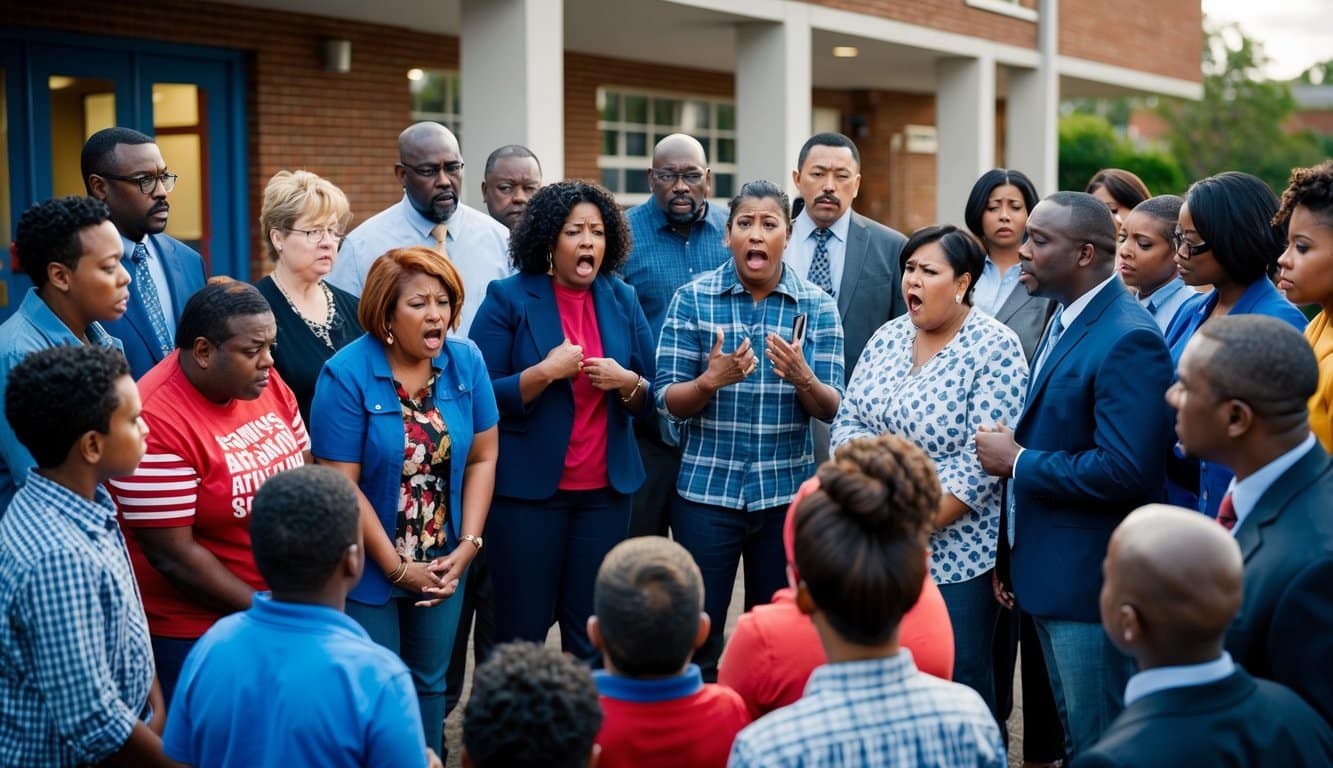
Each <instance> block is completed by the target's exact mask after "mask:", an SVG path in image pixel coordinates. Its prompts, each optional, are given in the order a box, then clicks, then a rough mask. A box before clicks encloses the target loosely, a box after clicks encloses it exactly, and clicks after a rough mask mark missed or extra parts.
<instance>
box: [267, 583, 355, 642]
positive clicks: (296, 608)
mask: <svg viewBox="0 0 1333 768" xmlns="http://www.w3.org/2000/svg"><path fill="white" fill-rule="evenodd" d="M247 613H248V615H249V616H250V617H251V618H253V619H255V620H256V621H259V622H262V623H264V624H271V625H275V626H278V627H282V628H284V629H295V630H298V631H303V632H310V631H311V630H313V629H315V628H317V627H320V626H324V627H329V628H331V629H334V630H337V631H340V632H348V633H351V634H353V635H355V636H357V637H360V638H364V639H366V640H369V639H370V635H368V634H367V633H366V630H365V629H363V628H362V627H361V625H360V624H357V623H356V620H355V619H353V618H352V617H350V616H348V615H347V614H345V613H343V612H341V611H337V610H334V609H333V608H330V607H328V606H327V605H311V604H309V603H288V602H286V601H283V600H274V599H273V593H272V592H256V593H255V595H254V597H253V598H252V599H251V601H250V610H249V611H248V612H247Z"/></svg>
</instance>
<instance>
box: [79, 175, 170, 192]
mask: <svg viewBox="0 0 1333 768" xmlns="http://www.w3.org/2000/svg"><path fill="white" fill-rule="evenodd" d="M97 175H98V176H101V177H102V178H104V179H115V180H116V181H128V182H132V183H134V184H138V185H139V191H140V192H142V193H144V194H145V195H147V194H150V193H152V191H153V190H154V189H157V185H158V184H159V183H161V185H162V191H163V192H170V191H171V190H173V189H175V188H176V179H179V178H180V177H179V176H177V175H176V174H174V173H162V174H158V175H157V176H149V175H143V176H116V175H113V174H110V173H99V174H97Z"/></svg>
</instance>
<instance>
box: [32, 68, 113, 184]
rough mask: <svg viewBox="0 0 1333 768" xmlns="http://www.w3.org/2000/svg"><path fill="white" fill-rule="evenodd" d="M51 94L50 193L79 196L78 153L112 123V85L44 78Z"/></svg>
mask: <svg viewBox="0 0 1333 768" xmlns="http://www.w3.org/2000/svg"><path fill="white" fill-rule="evenodd" d="M47 90H48V91H49V92H50V94H51V194H52V195H53V196H55V197H62V196H64V195H82V194H84V188H83V175H82V174H81V173H80V172H79V155H80V154H81V153H82V152H83V143H84V142H85V141H87V140H88V137H89V136H91V135H93V134H94V133H96V132H97V131H100V130H102V129H103V128H110V127H112V126H114V125H115V124H116V86H115V84H114V83H113V82H112V81H110V80H99V79H96V78H88V77H71V76H69V75H51V76H50V77H49V78H48V79H47Z"/></svg>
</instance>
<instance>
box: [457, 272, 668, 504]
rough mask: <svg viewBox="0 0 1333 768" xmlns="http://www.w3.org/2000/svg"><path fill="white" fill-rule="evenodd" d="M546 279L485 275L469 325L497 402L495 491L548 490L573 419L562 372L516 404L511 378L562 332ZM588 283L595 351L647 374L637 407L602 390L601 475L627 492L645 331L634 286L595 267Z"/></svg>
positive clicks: (542, 494) (649, 370)
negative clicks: (486, 283) (597, 338)
mask: <svg viewBox="0 0 1333 768" xmlns="http://www.w3.org/2000/svg"><path fill="white" fill-rule="evenodd" d="M551 279H552V278H550V277H548V276H546V275H538V274H531V273H526V272H525V273H520V274H517V275H513V276H511V277H507V278H505V279H503V280H496V281H494V282H492V283H491V284H490V287H489V288H488V289H487V291H486V300H485V301H483V302H482V304H481V307H480V308H479V309H478V310H477V316H476V317H475V318H473V320H472V328H471V330H470V332H469V335H470V336H471V337H472V340H473V341H475V342H477V346H478V347H480V348H481V354H482V356H483V357H485V358H486V368H487V370H489V371H490V375H491V383H492V384H493V385H494V386H495V401H496V404H497V405H498V406H499V408H500V461H499V464H498V465H497V466H496V469H495V493H496V494H497V495H500V496H512V497H515V498H520V499H544V498H547V497H548V496H550V495H552V494H554V493H555V492H556V489H557V486H558V485H559V483H560V476H561V474H562V473H563V472H564V467H565V451H566V450H567V449H568V448H569V434H570V431H571V430H572V429H573V426H574V388H573V387H572V386H571V385H570V382H569V380H568V379H563V380H561V381H557V382H555V383H553V384H552V385H551V386H549V387H547V388H546V389H545V391H543V392H542V393H541V394H540V395H538V396H537V399H535V400H533V401H532V402H531V403H529V404H527V405H524V404H523V398H522V396H521V395H520V394H519V386H518V379H519V376H520V375H521V374H522V373H523V371H524V370H526V369H527V368H529V367H530V366H533V365H536V364H537V363H540V362H541V361H542V360H544V359H545V358H546V354H547V353H548V352H550V351H551V350H552V349H555V348H556V347H558V346H560V343H561V342H562V341H563V340H564V333H563V332H562V330H561V325H560V310H559V308H558V307H557V306H556V300H555V290H554V289H553V288H552V287H551ZM591 290H592V293H593V303H594V306H595V307H596V311H597V328H598V330H599V331H600V333H601V336H602V353H603V357H613V358H615V359H616V362H618V363H620V364H621V365H622V366H624V367H625V368H626V369H627V370H630V371H634V372H636V373H638V374H639V375H640V376H643V377H644V378H645V379H647V380H648V383H647V385H646V387H645V388H646V390H647V391H645V392H644V398H643V406H642V407H641V408H640V410H639V412H638V413H630V412H629V411H628V410H626V409H625V408H624V406H622V405H621V403H620V396H619V395H618V394H617V393H615V392H607V393H606V402H607V419H606V432H607V441H606V449H607V450H606V471H607V475H608V479H609V480H610V483H611V487H612V488H614V489H615V490H616V491H618V492H620V493H633V492H634V491H636V490H638V488H639V486H640V485H642V484H643V478H644V471H643V461H642V460H641V459H640V458H639V447H638V443H637V442H636V441H635V439H634V432H633V420H634V419H635V418H639V419H644V418H647V417H649V416H650V415H651V414H652V413H653V392H652V382H653V377H654V376H655V375H656V372H657V369H656V367H655V357H656V354H655V347H654V344H653V332H652V331H651V330H650V329H649V328H648V320H647V319H646V318H645V317H644V315H643V308H642V307H640V306H639V301H638V298H637V296H636V295H635V293H634V289H633V288H631V287H629V286H628V285H626V284H625V283H624V282H623V281H622V280H620V278H615V277H607V276H605V275H598V277H597V279H596V281H594V282H593V284H592V288H591Z"/></svg>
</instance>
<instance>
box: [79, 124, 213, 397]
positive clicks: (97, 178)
mask: <svg viewBox="0 0 1333 768" xmlns="http://www.w3.org/2000/svg"><path fill="white" fill-rule="evenodd" d="M80 166H81V170H82V173H83V184H84V186H85V187H86V188H87V190H88V194H89V195H91V196H92V197H95V198H97V199H99V200H101V201H103V202H104V203H106V204H107V207H108V208H110V209H111V222H112V223H113V224H115V225H116V229H117V230H118V231H119V232H120V237H121V240H122V241H123V242H124V246H125V254H124V256H123V257H122V258H121V263H122V264H123V265H124V266H125V269H126V271H128V272H129V273H130V278H131V281H132V282H131V283H130V303H129V307H128V308H127V309H126V310H125V314H124V316H122V317H121V318H120V319H119V320H115V321H112V322H109V323H104V324H103V325H104V326H105V328H106V330H107V332H108V333H110V334H111V335H112V336H114V337H116V338H117V339H120V341H121V343H122V344H124V345H125V357H126V359H128V360H129V361H130V373H131V374H132V375H133V376H134V378H136V379H138V378H140V377H141V376H143V375H144V374H145V373H146V372H147V371H148V369H149V368H152V367H153V366H154V365H156V364H157V363H158V362H160V361H161V360H162V358H164V357H166V356H167V355H168V354H169V353H170V352H171V350H172V349H174V348H175V346H176V345H175V337H176V321H177V320H179V319H180V313H181V311H182V310H184V309H185V302H186V301H188V300H189V298H190V296H192V295H193V294H194V292H195V291H197V290H199V289H200V288H202V287H204V280H205V276H204V272H205V270H204V260H203V258H202V257H200V256H199V253H198V251H196V250H194V249H193V248H191V247H190V246H188V245H186V244H185V243H182V242H181V241H179V240H177V239H175V238H173V237H171V236H170V235H166V234H163V230H165V229H166V227H167V212H168V211H169V210H170V207H171V206H170V204H169V203H168V202H167V195H168V194H169V193H170V192H171V190H172V188H173V187H175V186H176V174H174V173H171V172H169V171H168V170H167V164H166V162H165V161H164V160H163V159H162V152H161V150H159V149H158V148H157V144H155V143H154V142H153V139H152V138H151V137H149V136H147V135H145V134H142V133H140V132H138V131H135V130H132V129H130V128H105V129H103V130H100V131H98V132H97V133H94V134H93V135H92V136H90V137H89V138H88V141H87V142H86V143H85V144H84V145H83V154H82V156H81V157H80Z"/></svg>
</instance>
